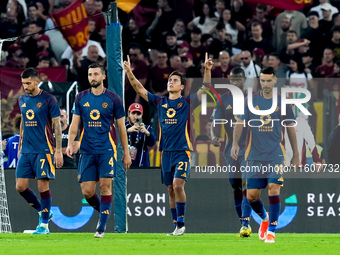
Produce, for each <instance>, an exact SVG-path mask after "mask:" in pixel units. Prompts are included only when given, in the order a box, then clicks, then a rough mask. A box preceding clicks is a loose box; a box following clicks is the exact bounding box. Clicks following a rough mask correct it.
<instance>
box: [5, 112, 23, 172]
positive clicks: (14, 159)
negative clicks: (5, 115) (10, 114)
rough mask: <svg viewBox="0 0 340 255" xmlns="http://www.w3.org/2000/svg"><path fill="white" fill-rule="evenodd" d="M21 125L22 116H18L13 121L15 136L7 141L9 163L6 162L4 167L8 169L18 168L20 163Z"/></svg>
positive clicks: (6, 152)
mask: <svg viewBox="0 0 340 255" xmlns="http://www.w3.org/2000/svg"><path fill="white" fill-rule="evenodd" d="M20 123H21V115H20V114H17V115H16V116H15V118H14V119H13V124H14V128H15V134H14V136H11V137H9V138H8V139H7V144H6V151H5V154H6V156H7V161H5V162H4V167H6V168H16V167H17V163H18V149H19V138H20V134H19V131H20Z"/></svg>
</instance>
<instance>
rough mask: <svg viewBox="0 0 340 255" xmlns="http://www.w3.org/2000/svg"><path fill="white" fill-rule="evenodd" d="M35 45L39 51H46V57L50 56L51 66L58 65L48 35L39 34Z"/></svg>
mask: <svg viewBox="0 0 340 255" xmlns="http://www.w3.org/2000/svg"><path fill="white" fill-rule="evenodd" d="M37 47H38V51H39V52H41V51H46V52H48V57H49V58H50V61H51V64H52V65H51V66H58V62H57V60H56V56H55V54H54V52H53V51H52V50H51V48H50V38H49V37H48V35H45V34H42V35H40V37H38V38H37ZM38 54H39V53H38Z"/></svg>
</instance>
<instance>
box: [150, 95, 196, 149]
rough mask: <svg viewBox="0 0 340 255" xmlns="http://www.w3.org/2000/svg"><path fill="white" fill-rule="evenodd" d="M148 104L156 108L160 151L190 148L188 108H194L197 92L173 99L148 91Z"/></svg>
mask: <svg viewBox="0 0 340 255" xmlns="http://www.w3.org/2000/svg"><path fill="white" fill-rule="evenodd" d="M148 100H149V104H150V105H154V106H156V107H157V108H158V119H159V124H160V131H159V133H160V135H159V140H160V143H159V150H160V151H188V150H192V145H191V142H190V116H191V115H190V113H191V111H190V108H191V109H192V110H193V109H195V108H196V107H197V106H198V104H199V100H198V97H197V93H195V94H193V95H191V96H186V97H179V98H177V99H175V100H172V99H169V98H168V97H161V96H157V95H154V94H151V93H150V92H148Z"/></svg>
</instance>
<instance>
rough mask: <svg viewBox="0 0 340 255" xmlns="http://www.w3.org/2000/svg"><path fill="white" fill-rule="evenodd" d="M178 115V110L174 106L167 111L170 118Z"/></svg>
mask: <svg viewBox="0 0 340 255" xmlns="http://www.w3.org/2000/svg"><path fill="white" fill-rule="evenodd" d="M175 115H176V110H175V109H174V108H169V109H168V110H167V111H166V116H168V118H170V119H171V118H173V117H175Z"/></svg>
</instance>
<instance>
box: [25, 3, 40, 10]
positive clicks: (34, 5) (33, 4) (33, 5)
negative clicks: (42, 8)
mask: <svg viewBox="0 0 340 255" xmlns="http://www.w3.org/2000/svg"><path fill="white" fill-rule="evenodd" d="M30 7H35V9H37V10H38V6H37V4H36V3H34V2H30V3H29V4H28V5H27V10H28V9H29V8H30Z"/></svg>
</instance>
